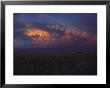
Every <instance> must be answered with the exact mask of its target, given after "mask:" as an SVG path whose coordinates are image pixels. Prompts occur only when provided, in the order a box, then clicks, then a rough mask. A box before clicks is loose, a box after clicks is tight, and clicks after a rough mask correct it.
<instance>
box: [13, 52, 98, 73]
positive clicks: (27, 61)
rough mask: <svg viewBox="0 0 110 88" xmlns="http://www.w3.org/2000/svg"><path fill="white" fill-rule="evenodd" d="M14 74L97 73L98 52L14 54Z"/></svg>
mask: <svg viewBox="0 0 110 88" xmlns="http://www.w3.org/2000/svg"><path fill="white" fill-rule="evenodd" d="M14 75H97V54H96V53H94V52H89V53H44V54H40V53H39V54H38V53H22V54H20V53H19V54H18V53H15V54H14Z"/></svg>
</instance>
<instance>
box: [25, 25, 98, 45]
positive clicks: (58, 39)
mask: <svg viewBox="0 0 110 88" xmlns="http://www.w3.org/2000/svg"><path fill="white" fill-rule="evenodd" d="M24 34H25V35H26V36H27V37H28V38H30V39H31V40H33V41H35V42H36V44H37V45H39V46H46V45H50V46H55V45H67V44H71V42H72V43H73V44H74V42H75V41H76V40H79V39H83V40H84V42H83V44H82V45H86V44H96V42H97V37H96V36H95V35H92V34H90V33H87V32H86V31H83V32H82V31H79V30H76V29H74V28H69V29H63V28H60V29H56V30H55V31H54V32H50V31H47V30H46V29H43V28H37V27H27V28H26V30H25V32H24Z"/></svg>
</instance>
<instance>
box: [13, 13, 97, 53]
mask: <svg viewBox="0 0 110 88" xmlns="http://www.w3.org/2000/svg"><path fill="white" fill-rule="evenodd" d="M13 17H14V49H15V51H17V50H21V51H23V50H24V51H36V52H37V51H38V52H47V51H50V52H52V51H53V52H54V51H73V52H79V51H81V52H82V51H96V49H97V14H96V13H14V14H13Z"/></svg>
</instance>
